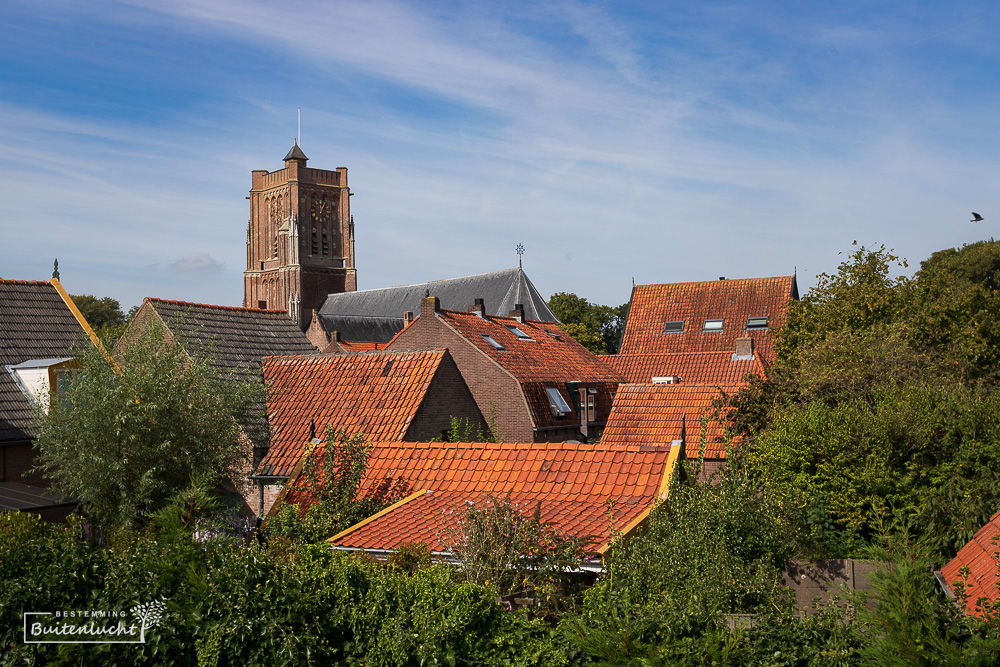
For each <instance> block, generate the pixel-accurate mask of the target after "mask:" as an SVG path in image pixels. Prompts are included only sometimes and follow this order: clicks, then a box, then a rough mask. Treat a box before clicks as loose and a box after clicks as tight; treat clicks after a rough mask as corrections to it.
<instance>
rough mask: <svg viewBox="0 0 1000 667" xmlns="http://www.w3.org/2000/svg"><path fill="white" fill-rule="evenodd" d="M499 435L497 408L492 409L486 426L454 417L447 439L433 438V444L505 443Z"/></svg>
mask: <svg viewBox="0 0 1000 667" xmlns="http://www.w3.org/2000/svg"><path fill="white" fill-rule="evenodd" d="M497 433H498V431H497V415H496V408H495V407H491V409H490V417H489V419H488V420H487V423H486V425H485V426H484V425H483V424H482V422H480V421H478V420H477V421H473V420H471V419H469V418H468V417H456V416H454V415H452V416H451V418H450V425H449V428H448V437H447V439H438V438H433V439H432V440H431V442H503V440H502V439H501V438H500V436H499V435H497Z"/></svg>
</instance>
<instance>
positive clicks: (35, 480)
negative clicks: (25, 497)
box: [0, 442, 51, 489]
mask: <svg viewBox="0 0 1000 667" xmlns="http://www.w3.org/2000/svg"><path fill="white" fill-rule="evenodd" d="M35 453H36V452H35V450H34V449H32V446H31V443H30V442H25V443H21V444H17V445H4V446H2V447H0V481H4V482H17V483H18V484H27V485H29V486H40V487H43V488H46V489H47V488H48V487H49V486H51V483H50V482H49V481H48V480H47V479H46V478H45V477H44V476H43V475H42V473H40V472H36V473H32V474H29V475H24V473H26V472H27V471H29V470H31V468H33V467H34V466H35Z"/></svg>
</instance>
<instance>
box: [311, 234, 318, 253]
mask: <svg viewBox="0 0 1000 667" xmlns="http://www.w3.org/2000/svg"><path fill="white" fill-rule="evenodd" d="M312 242H313V251H312V254H314V255H318V254H319V241H318V240H316V230H315V229H314V230H313V236H312Z"/></svg>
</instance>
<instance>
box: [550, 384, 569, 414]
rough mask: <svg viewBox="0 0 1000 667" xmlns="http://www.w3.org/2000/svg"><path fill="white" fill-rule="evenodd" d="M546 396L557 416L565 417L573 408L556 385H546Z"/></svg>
mask: <svg viewBox="0 0 1000 667" xmlns="http://www.w3.org/2000/svg"><path fill="white" fill-rule="evenodd" d="M545 396H546V397H547V398H548V399H549V406H550V407H551V408H552V414H554V415H555V416H556V417H565V416H566V415H568V414H569V413H570V412H572V409H571V408H570V407H569V403H567V402H566V399H565V398H563V396H562V394H560V393H559V390H558V389H556V388H555V387H546V388H545Z"/></svg>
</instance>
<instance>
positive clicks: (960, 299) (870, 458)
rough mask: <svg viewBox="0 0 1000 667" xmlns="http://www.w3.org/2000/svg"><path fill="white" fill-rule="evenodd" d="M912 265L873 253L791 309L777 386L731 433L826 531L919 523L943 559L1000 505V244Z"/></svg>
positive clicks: (750, 461) (760, 386) (761, 394)
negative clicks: (899, 271) (999, 388)
mask: <svg viewBox="0 0 1000 667" xmlns="http://www.w3.org/2000/svg"><path fill="white" fill-rule="evenodd" d="M905 266H906V263H905V261H903V260H900V259H899V258H897V257H895V256H894V255H893V254H892V251H889V250H886V249H885V248H884V247H880V248H878V249H875V250H870V249H866V248H863V247H862V248H860V249H858V250H857V251H855V252H854V253H853V254H851V255H850V257H849V258H848V259H847V261H845V262H843V263H842V264H841V265H840V267H839V269H838V272H837V273H836V274H834V275H821V276H820V277H819V280H818V282H817V285H816V286H815V287H814V288H813V289H812V290H810V292H809V293H808V294H807V295H806V296H805V297H804V298H803V299H802V300H801V301H800V302H798V303H795V304H792V306H791V308H790V311H789V316H788V321H787V324H786V325H785V326H784V327H783V328H782V329H781V330H780V331H779V332H778V334H777V341H776V349H777V350H778V353H779V354H778V360H777V363H776V364H775V366H774V367H773V368H772V369H771V370H770V372H769V375H768V378H767V379H766V380H758V381H755V382H754V383H752V384H751V385H750V386H749V387H747V388H745V389H743V390H742V391H741V392H739V394H737V395H736V396H735V397H734V398H733V400H732V404H733V405H734V407H735V408H736V410H735V411H734V412H733V413H732V423H731V426H732V428H733V429H734V430H735V431H737V432H739V433H741V434H742V435H744V436H746V437H747V440H746V444H745V446H744V447H743V448H742V452H740V461H741V464H742V465H744V466H745V467H746V469H747V471H748V472H749V474H750V475H751V476H753V477H754V478H755V479H756V480H758V482H759V483H762V484H767V485H769V486H770V487H771V488H772V489H773V490H774V491H775V492H776V493H778V494H780V495H781V496H783V497H784V498H786V499H787V500H788V501H789V502H791V503H794V504H795V505H797V506H800V507H803V508H806V510H807V516H809V517H812V520H814V521H818V522H819V523H817V524H816V526H814V528H817V527H818V526H819V525H820V524H822V523H823V522H824V521H827V520H829V521H832V522H833V524H834V525H835V526H837V527H838V529H839V530H841V531H846V533H848V534H856V535H860V536H867V537H871V536H872V535H873V534H874V532H875V531H876V527H877V526H878V525H880V523H881V522H883V521H884V520H888V519H892V520H896V521H903V520H909V521H912V522H915V524H916V525H917V526H918V527H917V528H916V529H915V533H916V534H917V535H918V536H921V537H923V538H924V539H926V540H928V541H929V542H930V543H931V545H932V548H934V549H935V550H936V552H937V554H939V555H940V556H941V557H944V556H947V555H948V554H952V555H953V554H954V552H955V551H956V550H957V548H958V547H959V546H961V545H962V544H964V542H965V541H966V540H967V539H968V538H970V537H971V535H972V534H973V533H974V532H975V530H976V529H977V528H978V527H979V526H981V525H982V524H983V523H984V522H985V521H986V519H987V518H988V517H989V516H990V515H991V514H992V513H993V512H994V511H995V510H996V507H997V506H1000V481H998V480H1000V395H998V394H997V392H996V378H997V375H996V374H997V366H998V362H1000V346H998V341H1000V338H998V334H997V332H996V327H995V325H994V324H993V322H992V321H995V317H996V313H998V312H1000V297H998V293H997V287H996V286H997V279H998V269H1000V244H998V243H996V242H994V241H988V242H982V243H977V244H973V245H969V246H965V247H963V248H961V249H951V250H943V251H940V252H937V253H934V254H933V255H932V256H931V257H930V258H929V259H927V260H925V261H924V262H923V263H922V264H921V268H920V270H919V271H918V272H917V273H916V275H915V276H914V277H912V278H907V277H905V276H899V277H894V276H893V275H892V271H893V267H904V268H905ZM824 515H826V517H824ZM817 529H818V528H817ZM834 542H836V544H838V545H841V546H842V545H844V544H859V542H857V541H856V540H846V541H845V540H834ZM820 551H822V548H821V549H820ZM831 551H832V552H836V551H837V548H832V549H831ZM832 555H845V554H843V553H833V554H832Z"/></svg>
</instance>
